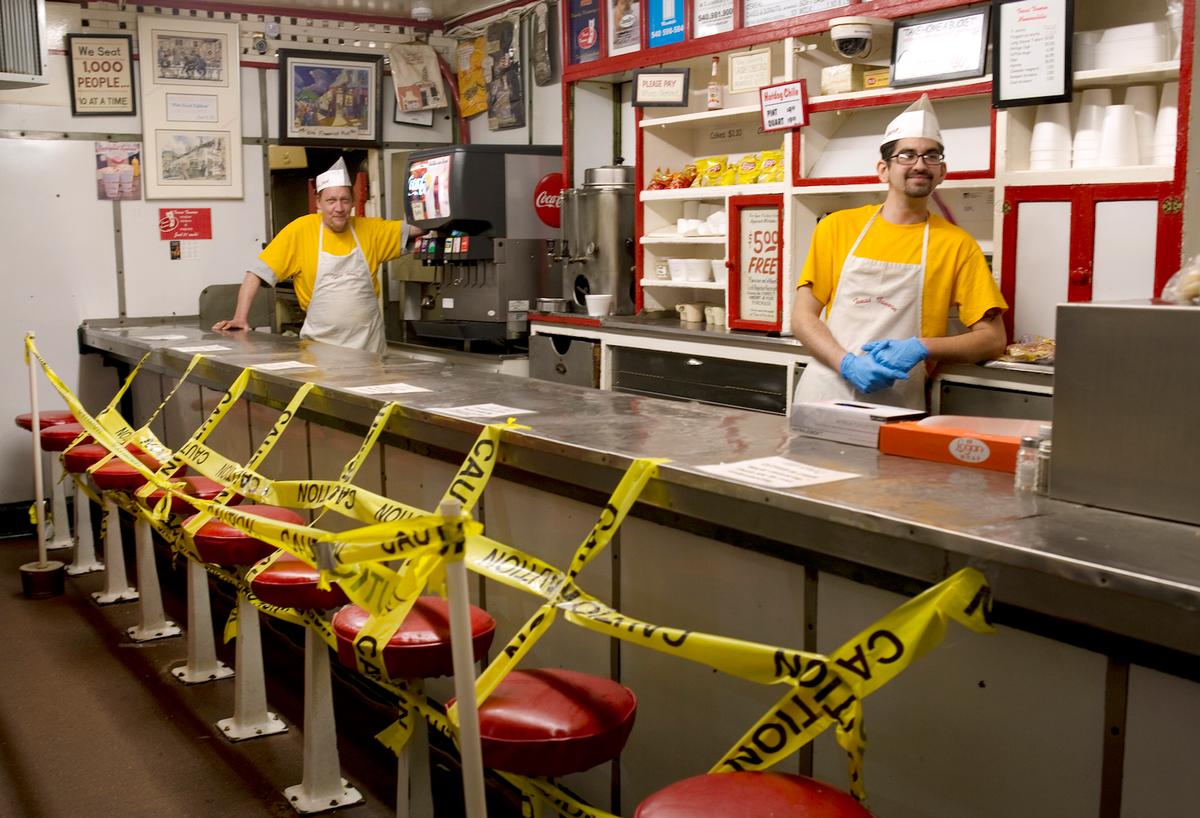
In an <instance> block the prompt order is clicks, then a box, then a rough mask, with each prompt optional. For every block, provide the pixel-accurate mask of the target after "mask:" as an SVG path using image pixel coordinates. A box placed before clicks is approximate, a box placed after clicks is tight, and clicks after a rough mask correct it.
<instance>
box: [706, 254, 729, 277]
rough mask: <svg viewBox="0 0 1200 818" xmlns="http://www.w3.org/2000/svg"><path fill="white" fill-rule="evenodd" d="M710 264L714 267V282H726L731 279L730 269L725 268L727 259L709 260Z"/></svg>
mask: <svg viewBox="0 0 1200 818" xmlns="http://www.w3.org/2000/svg"><path fill="white" fill-rule="evenodd" d="M708 264H709V266H710V267H712V277H713V281H720V282H725V281H727V280H728V279H729V268H728V267H726V266H725V259H723V258H713V259H709V260H708Z"/></svg>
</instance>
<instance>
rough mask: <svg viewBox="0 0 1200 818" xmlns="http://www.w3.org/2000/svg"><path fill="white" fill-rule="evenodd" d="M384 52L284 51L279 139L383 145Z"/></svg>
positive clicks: (302, 142)
mask: <svg viewBox="0 0 1200 818" xmlns="http://www.w3.org/2000/svg"><path fill="white" fill-rule="evenodd" d="M382 78H383V55H382V54H379V55H374V56H372V55H361V56H360V55H358V54H354V55H350V54H333V53H330V52H327V51H326V52H314V51H286V50H285V51H280V52H279V118H280V121H279V142H280V144H283V145H353V144H363V145H378V144H379V143H380V142H381V141H382V139H383V118H382V111H383V105H382V99H381V97H380V95H379V89H380V87H381V84H382V83H381V80H382Z"/></svg>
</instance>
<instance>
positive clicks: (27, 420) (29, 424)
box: [17, 409, 75, 432]
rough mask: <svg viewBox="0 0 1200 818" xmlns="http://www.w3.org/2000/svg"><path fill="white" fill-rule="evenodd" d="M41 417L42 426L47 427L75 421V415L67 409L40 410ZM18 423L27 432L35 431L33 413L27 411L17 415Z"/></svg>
mask: <svg viewBox="0 0 1200 818" xmlns="http://www.w3.org/2000/svg"><path fill="white" fill-rule="evenodd" d="M38 415H39V417H40V419H41V427H42V428H43V429H45V428H46V427H47V426H61V425H62V424H64V423H74V422H75V416H74V415H72V414H71V413H70V412H69V411H67V410H66V409H53V410H51V411H48V412H38ZM17 425H18V426H20V427H21V428H22V429H24V430H25V431H27V432H32V431H33V413H32V412H25V413H24V414H20V415H17Z"/></svg>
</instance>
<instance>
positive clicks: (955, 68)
mask: <svg viewBox="0 0 1200 818" xmlns="http://www.w3.org/2000/svg"><path fill="white" fill-rule="evenodd" d="M988 11H989V7H988V6H971V7H970V8H967V9H965V10H962V9H960V10H955V11H949V12H945V13H942V14H935V15H931V16H925V17H917V18H913V19H911V20H901V21H899V22H897V23H896V33H895V36H894V37H893V38H892V87H893V88H900V87H903V86H906V85H924V84H926V83H930V82H943V81H945V80H958V79H967V78H969V77H982V76H983V72H984V69H985V67H986V63H987V45H988Z"/></svg>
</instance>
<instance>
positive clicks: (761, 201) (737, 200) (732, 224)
mask: <svg viewBox="0 0 1200 818" xmlns="http://www.w3.org/2000/svg"><path fill="white" fill-rule="evenodd" d="M763 206H767V207H777V208H778V222H777V225H778V226H777V228H776V230H777V231H778V233H779V243H778V247H777V248H776V249H777V252H778V254H779V255H778V259H777V260H778V264H779V286H778V287H777V288H776V290H775V314H776V315H778V316H779V320H778V321H775V322H767V321H752V320H744V319H742V318H741V246H742V242H741V233H740V232H739V231H740V229H741V211H742V209H743V208H747V207H763ZM728 232H729V241H728V249H729V260H728V261H727V262H726V266H727V267H728V269H729V305H728V308H727V310H726V323H727V324H728V326H729V328H730V329H748V330H757V331H759V332H780V331H781V330H782V329H783V288H784V287H785V286H787V285H786V283H785V282H784V280H783V253H784V247H783V244H784V235H783V196H782V195H780V194H774V193H766V194H755V195H753V196H730V197H729V231H728Z"/></svg>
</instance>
